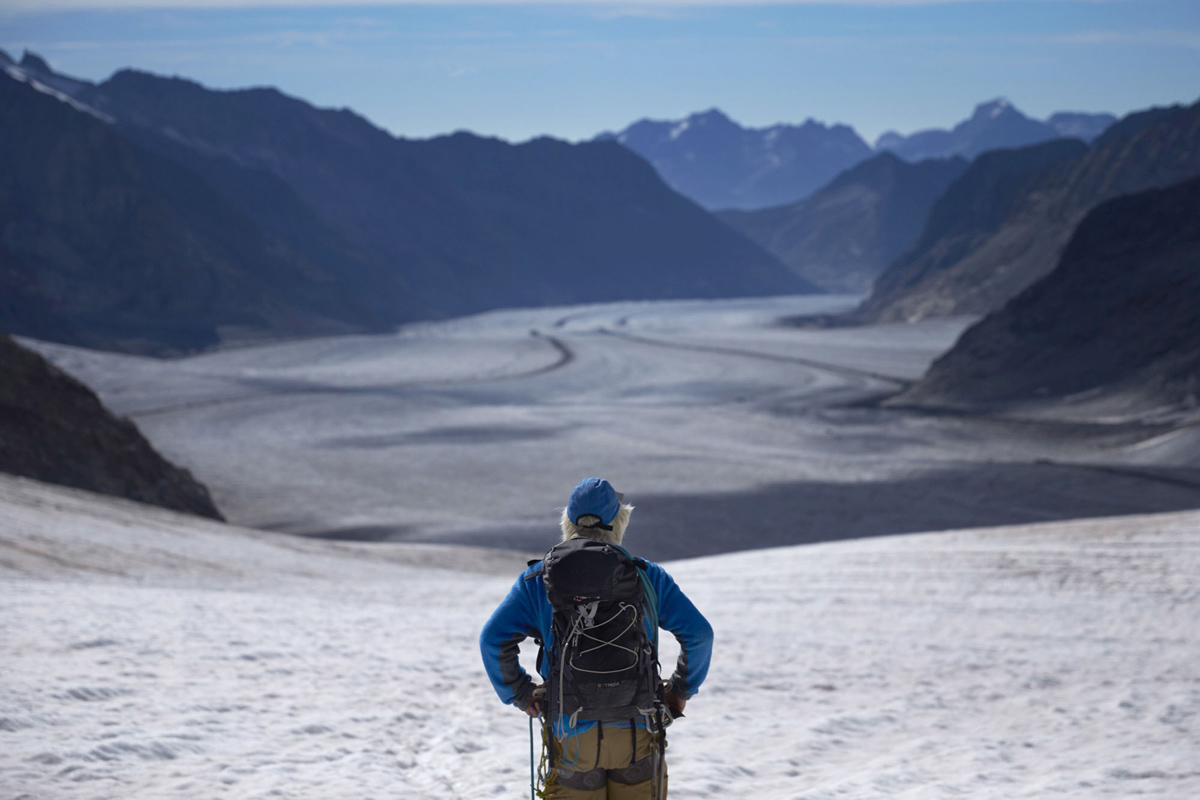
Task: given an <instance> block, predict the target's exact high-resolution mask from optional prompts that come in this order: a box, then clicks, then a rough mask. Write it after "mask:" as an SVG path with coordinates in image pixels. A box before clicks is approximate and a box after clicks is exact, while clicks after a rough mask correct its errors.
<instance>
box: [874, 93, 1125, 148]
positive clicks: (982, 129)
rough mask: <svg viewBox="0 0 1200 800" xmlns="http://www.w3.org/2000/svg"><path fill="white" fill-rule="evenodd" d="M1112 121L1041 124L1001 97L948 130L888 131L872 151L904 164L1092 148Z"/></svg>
mask: <svg viewBox="0 0 1200 800" xmlns="http://www.w3.org/2000/svg"><path fill="white" fill-rule="evenodd" d="M1116 120H1117V118H1116V117H1114V116H1113V115H1112V114H1083V113H1079V112H1059V113H1057V114H1053V115H1052V116H1051V117H1050V118H1049V119H1048V120H1046V121H1045V122H1040V121H1038V120H1036V119H1031V118H1029V117H1027V116H1025V115H1024V114H1022V113H1021V112H1020V111H1018V110H1017V109H1016V108H1015V107H1014V106H1013V104H1012V103H1010V102H1009V101H1008V100H1006V99H1005V98H1002V97H1001V98H997V99H995V100H992V101H990V102H987V103H981V104H980V105H978V106H976V107H975V111H974V113H972V114H971V116H970V117H969V118H968V119H966V120H963V121H962V122H960V123H959V124H958V125H955V126H954V128H953V129H952V130H942V129H936V128H935V129H930V130H924V131H917V132H916V133H913V134H910V135H908V136H902V135H901V134H899V133H896V132H895V131H888V132H887V133H885V134H883V135H882V136H880V137H879V138H878V139H877V140H876V141H875V149H876V150H887V151H889V152H892V153H895V154H896V155H898V156H900V157H901V158H903V159H905V160H906V161H921V160H922V159H926V158H948V157H950V156H963V157H965V158H969V159H973V158H975V157H976V156H978V155H979V154H980V153H985V152H987V151H988V150H998V149H1001V148H1013V147H1023V146H1025V145H1030V144H1037V143H1039V142H1045V141H1049V140H1051V139H1060V138H1072V139H1082V140H1083V141H1085V142H1090V141H1092V140H1093V139H1095V138H1096V137H1098V136H1099V135H1100V134H1101V133H1103V132H1104V130H1105V129H1106V128H1108V126H1109V125H1112V124H1113V123H1114V122H1116Z"/></svg>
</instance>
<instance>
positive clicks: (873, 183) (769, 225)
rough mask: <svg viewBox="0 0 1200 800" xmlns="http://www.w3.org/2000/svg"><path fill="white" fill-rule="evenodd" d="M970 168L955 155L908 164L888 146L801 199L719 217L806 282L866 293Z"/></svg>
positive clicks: (826, 287) (732, 212)
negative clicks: (945, 194) (935, 202)
mask: <svg viewBox="0 0 1200 800" xmlns="http://www.w3.org/2000/svg"><path fill="white" fill-rule="evenodd" d="M967 166H968V162H967V161H966V160H965V159H962V158H958V157H955V158H949V159H930V160H928V161H922V162H920V163H918V164H909V163H908V162H906V161H902V160H901V159H899V158H897V157H896V156H894V155H892V154H891V153H886V152H885V153H881V154H879V155H877V156H875V157H873V158H870V159H867V160H866V161H863V162H862V163H860V164H857V165H856V166H854V167H851V168H850V169H848V170H846V171H845V172H843V173H842V174H841V175H839V176H838V177H837V178H835V179H834V180H833V181H832V182H831V183H830V184H829V185H827V186H825V187H824V188H823V189H820V190H819V191H817V192H816V193H815V194H813V195H812V196H811V197H808V198H806V199H804V200H801V201H800V202H798V203H793V204H791V205H786V206H777V207H775V208H764V209H760V210H758V211H721V212H717V217H718V218H719V219H721V220H722V221H724V222H725V223H726V224H728V225H730V226H731V227H733V228H734V229H736V230H738V231H741V232H742V233H744V234H745V235H746V236H748V237H749V238H751V239H753V240H754V241H756V242H758V243H759V244H760V245H762V246H763V247H765V248H766V249H767V250H769V251H770V252H771V253H773V254H774V255H776V256H777V257H778V258H779V259H780V260H781V261H782V262H783V263H785V264H787V265H788V266H789V267H791V269H792V270H793V271H794V272H795V273H796V274H797V275H800V276H801V277H803V278H804V279H805V280H807V281H810V282H811V283H815V284H816V285H818V286H820V287H821V288H823V289H826V290H828V291H831V292H846V293H855V294H859V293H865V292H866V291H867V290H868V289H869V288H870V287H871V283H872V282H873V281H874V280H875V278H876V276H877V275H878V274H879V273H880V272H882V271H883V269H884V268H885V267H887V265H888V264H890V263H891V262H892V261H893V260H894V259H895V258H896V257H897V256H899V255H900V254H901V253H902V252H904V251H905V250H907V249H908V248H909V247H911V246H912V245H913V244H914V243H915V242H916V240H917V237H918V236H919V235H920V233H921V230H922V228H923V227H924V225H925V220H926V217H927V216H928V214H929V209H930V208H931V207H932V206H933V204H934V201H936V200H937V199H938V197H940V196H941V195H942V192H944V191H945V189H946V187H947V186H948V185H949V184H950V183H951V182H952V181H954V180H955V179H956V178H958V177H959V176H960V175H961V174H962V173H963V171H964V170H966V169H967Z"/></svg>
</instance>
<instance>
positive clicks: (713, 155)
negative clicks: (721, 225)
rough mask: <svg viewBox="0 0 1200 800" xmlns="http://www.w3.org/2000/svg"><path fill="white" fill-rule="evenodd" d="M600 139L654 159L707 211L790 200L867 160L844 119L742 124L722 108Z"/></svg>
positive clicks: (670, 179)
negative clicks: (837, 122) (830, 122)
mask: <svg viewBox="0 0 1200 800" xmlns="http://www.w3.org/2000/svg"><path fill="white" fill-rule="evenodd" d="M596 138H597V139H598V140H601V141H604V140H615V141H617V142H620V143H621V144H622V145H624V146H625V147H628V148H629V149H630V150H632V151H633V152H635V153H637V154H638V155H640V156H641V157H642V158H644V159H646V160H647V161H649V162H650V163H651V164H652V165H654V168H655V169H656V170H657V171H658V174H659V175H661V176H662V177H663V179H664V180H665V181H666V182H667V183H668V184H669V185H670V186H671V187H672V188H673V189H675V190H676V191H678V192H679V193H680V194H682V195H684V196H686V197H689V198H691V199H692V200H694V201H696V202H697V203H699V204H700V205H702V206H704V207H705V208H708V209H725V208H740V209H753V208H764V207H767V206H776V205H781V204H784V203H792V202H795V201H797V200H800V199H802V198H804V197H807V196H808V195H810V194H812V193H813V192H815V191H816V190H817V189H820V188H821V187H822V186H824V185H825V184H827V183H828V182H829V181H830V180H832V179H833V178H834V177H835V176H837V175H838V173H840V172H842V171H843V170H845V169H848V168H849V167H852V166H854V165H855V164H857V163H858V162H860V161H863V160H864V159H867V158H870V156H871V148H870V147H869V146H868V145H867V143H866V142H864V141H863V140H862V139H861V138H860V137H859V135H858V134H857V133H855V132H854V129H853V128H850V127H849V126H847V125H832V126H827V125H824V124H822V123H820V122H817V121H815V120H812V119H809V120H807V121H806V122H804V123H803V124H801V125H773V126H771V127H769V128H743V127H742V126H741V125H739V124H737V123H736V122H734V121H733V120H731V119H730V118H729V117H727V116H725V115H724V114H723V113H721V112H720V111H719V110H717V109H715V108H714V109H710V110H708V111H705V112H703V113H699V114H692V115H691V116H689V117H688V118H687V119H682V120H649V119H643V120H640V121H638V122H635V123H633V124H632V125H630V126H629V127H627V128H625V129H624V130H622V131H620V132H618V133H602V134H600V135H599V136H598V137H596Z"/></svg>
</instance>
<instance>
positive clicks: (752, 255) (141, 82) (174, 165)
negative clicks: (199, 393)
mask: <svg viewBox="0 0 1200 800" xmlns="http://www.w3.org/2000/svg"><path fill="white" fill-rule="evenodd" d="M0 68H3V73H0V98H2V99H0V117H2V124H0V139H2V140H3V147H2V148H0V161H2V162H3V164H4V169H3V171H2V172H0V223H3V231H4V235H3V237H2V238H0V280H2V281H4V282H5V284H4V286H3V295H2V296H9V297H20V298H22V300H21V302H13V303H0V328H7V329H8V330H10V331H13V332H20V333H28V334H29V335H35V336H45V337H48V338H54V339H58V340H60V341H68V342H77V343H83V344H87V345H89V346H94V347H112V348H118V349H125V350H133V351H140V352H180V351H185V350H189V349H196V348H202V347H207V346H210V345H212V344H215V343H217V342H219V341H229V340H231V339H244V338H247V337H251V336H262V335H275V336H279V335H297V334H313V333H329V332H338V331H349V330H367V331H369V330H379V329H384V328H387V327H389V326H392V325H395V324H396V323H399V322H404V321H408V320H413V319H421V318H434V317H445V316H454V315H461V314H469V313H473V312H477V311H483V310H487V309H492V308H497V307H503V306H533V305H545V304H560V303H562V304H566V303H577V302H591V301H606V300H619V299H665V298H689V297H690V298H696V297H728V296H747V295H768V294H779V293H803V292H811V291H816V289H815V287H813V286H811V285H810V284H807V283H805V282H804V281H803V280H802V279H800V278H798V277H796V276H795V275H793V274H792V273H791V272H790V271H789V270H787V268H786V267H784V266H783V265H782V264H781V263H779V262H778V261H777V260H776V259H775V258H774V257H773V256H771V255H770V254H768V253H766V252H765V251H764V250H762V249H761V248H760V247H758V246H757V245H755V244H753V243H752V242H750V241H749V240H747V239H745V238H744V237H743V236H741V235H740V234H738V233H736V232H734V231H733V230H731V229H729V228H728V227H727V226H725V225H722V224H721V223H719V222H717V221H716V220H714V219H713V218H712V217H710V216H709V215H708V214H706V213H705V212H704V211H702V210H701V209H699V208H697V207H696V206H695V205H694V204H692V203H690V202H688V201H687V200H685V199H683V198H681V197H679V196H678V195H677V194H676V193H675V192H673V191H671V190H670V189H669V188H668V187H667V186H666V185H665V184H664V183H663V182H662V181H661V179H660V178H659V177H658V176H657V175H656V174H655V173H654V171H653V170H652V169H651V168H650V167H649V165H647V164H646V163H645V162H644V161H642V160H641V159H640V158H637V157H636V156H634V155H632V154H631V153H630V152H629V151H628V150H627V149H625V148H623V147H620V146H619V145H617V144H615V143H612V142H595V143H585V144H579V145H570V144H567V143H564V142H560V141H555V140H551V139H538V140H534V141H531V142H527V143H525V144H521V145H510V144H507V143H505V142H502V141H499V140H495V139H485V138H481V137H478V136H473V135H470V134H455V135H453V136H444V137H439V138H436V139H432V140H426V141H412V140H405V139H397V138H395V137H392V136H391V135H389V134H387V133H386V132H384V131H382V130H380V129H378V128H376V127H374V126H373V125H371V124H370V123H369V122H367V121H366V120H364V119H362V118H361V117H359V116H357V115H355V114H353V113H352V112H350V111H348V110H340V111H334V110H325V109H318V108H314V107H313V106H311V105H309V104H307V103H305V102H303V101H301V100H297V99H294V98H291V97H288V96H286V95H284V94H282V93H280V92H278V91H276V90H274V89H251V90H242V91H213V90H209V89H206V88H204V87H202V86H200V85H199V84H196V83H193V82H191V81H187V80H183V79H179V78H162V77H158V76H154V75H149V74H146V73H140V72H135V71H131V70H124V71H121V72H118V73H117V74H115V75H114V76H113V77H111V78H110V79H108V80H107V81H105V82H103V83H101V84H99V85H94V84H91V83H88V82H86V81H79V80H76V79H73V78H69V77H66V76H61V75H57V74H55V73H53V72H52V71H50V70H49V67H48V66H47V65H46V64H45V62H44V61H42V60H41V59H39V58H37V57H36V56H32V55H30V54H26V56H25V57H24V58H23V59H22V61H21V62H20V64H14V63H12V61H11V59H9V58H8V57H7V56H3V55H0Z"/></svg>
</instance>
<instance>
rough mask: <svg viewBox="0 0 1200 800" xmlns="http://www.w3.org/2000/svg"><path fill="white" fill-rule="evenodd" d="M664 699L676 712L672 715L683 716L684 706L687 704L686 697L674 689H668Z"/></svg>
mask: <svg viewBox="0 0 1200 800" xmlns="http://www.w3.org/2000/svg"><path fill="white" fill-rule="evenodd" d="M663 701H664V702H666V704H667V707H668V708H669V709H671V711H673V712H674V713H673V714H672V715H671V716H674V717H682V716H683V707H684V706H686V705H687V700H686V699H684V698H682V697H680V696H679V695H677V694H675V692H674V690H672V689H667V692H666V694H665V695H664V696H663Z"/></svg>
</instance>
